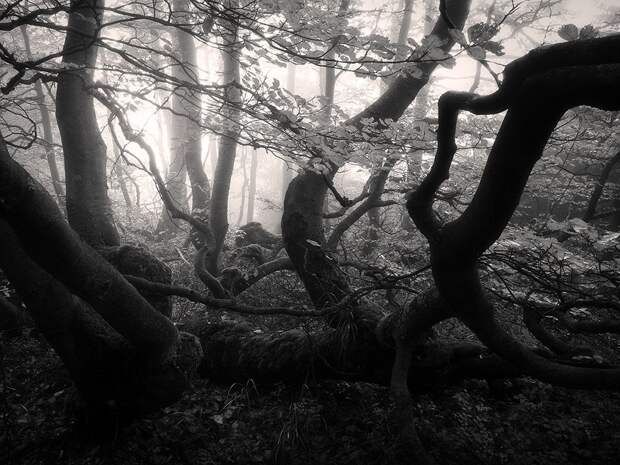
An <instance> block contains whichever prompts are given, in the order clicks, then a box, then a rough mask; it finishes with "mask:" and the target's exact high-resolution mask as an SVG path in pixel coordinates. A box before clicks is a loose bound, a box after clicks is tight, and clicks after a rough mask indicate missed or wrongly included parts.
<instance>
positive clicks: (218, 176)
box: [207, 0, 241, 274]
mask: <svg viewBox="0 0 620 465" xmlns="http://www.w3.org/2000/svg"><path fill="white" fill-rule="evenodd" d="M227 5H228V7H229V8H234V7H236V6H237V4H236V1H234V0H228V2H227ZM224 28H225V32H224V34H223V40H224V49H223V50H222V58H223V61H224V72H223V76H222V79H223V82H224V84H228V87H227V88H226V91H225V105H224V110H223V117H224V126H225V128H224V131H223V135H222V136H221V137H220V146H219V150H218V157H217V164H216V167H215V174H214V175H213V192H212V194H211V205H210V214H209V222H210V226H211V230H212V231H213V236H214V243H213V245H212V250H211V252H210V255H209V261H208V263H207V269H208V270H209V272H210V273H211V274H217V272H218V262H219V256H220V253H221V251H222V248H223V247H224V239H225V237H226V232H227V231H228V195H229V193H230V180H231V177H232V174H233V169H234V167H235V156H236V151H237V138H238V134H239V128H238V127H237V124H238V122H239V115H240V110H239V102H240V99H241V93H240V91H239V89H238V88H237V87H235V85H234V83H235V82H239V55H240V50H239V44H238V43H237V25H236V24H233V23H232V22H229V23H226V24H225V25H224Z"/></svg>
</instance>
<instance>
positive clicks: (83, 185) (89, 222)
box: [56, 0, 119, 246]
mask: <svg viewBox="0 0 620 465" xmlns="http://www.w3.org/2000/svg"><path fill="white" fill-rule="evenodd" d="M102 8H103V0H76V1H74V2H72V5H71V12H70V13H69V23H68V31H67V35H66V38H65V44H64V47H63V64H65V65H66V68H65V69H64V70H63V71H62V72H61V73H60V74H59V76H58V89H57V93H56V119H57V122H58V128H59V129H60V137H61V139H62V146H63V148H64V159H65V180H66V186H67V216H68V219H69V223H70V224H71V227H72V228H73V229H74V230H75V231H77V233H78V234H79V235H80V236H81V237H82V238H83V239H84V240H85V241H86V242H88V243H89V244H91V245H93V246H102V245H118V243H119V237H118V232H117V231H116V227H115V225H114V220H113V217H112V209H111V206H110V199H109V198H108V187H107V183H106V181H107V173H106V160H107V158H106V146H105V143H104V142H103V139H102V137H101V133H100V131H99V128H98V125H97V115H96V114H95V105H94V102H93V97H92V95H91V94H90V93H89V92H88V90H87V87H88V86H89V85H90V84H91V83H92V75H93V69H94V66H95V63H96V60H97V45H96V42H95V41H96V40H97V38H98V35H99V28H100V24H101V15H102Z"/></svg>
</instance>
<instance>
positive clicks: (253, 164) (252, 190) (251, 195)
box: [246, 149, 258, 223]
mask: <svg viewBox="0 0 620 465" xmlns="http://www.w3.org/2000/svg"><path fill="white" fill-rule="evenodd" d="M257 164H258V160H257V156H256V150H255V149H253V150H252V157H251V160H250V187H249V189H248V216H247V217H246V223H251V222H252V221H254V202H255V201H256V170H257Z"/></svg>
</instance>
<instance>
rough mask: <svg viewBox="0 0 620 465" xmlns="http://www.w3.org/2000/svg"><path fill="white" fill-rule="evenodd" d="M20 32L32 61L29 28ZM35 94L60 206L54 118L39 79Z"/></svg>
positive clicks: (60, 186) (61, 203) (46, 151)
mask: <svg viewBox="0 0 620 465" xmlns="http://www.w3.org/2000/svg"><path fill="white" fill-rule="evenodd" d="M20 31H21V33H22V37H23V39H24V48H25V49H26V56H27V57H28V59H29V60H32V59H33V57H32V50H31V49H30V37H29V36H28V28H27V27H26V26H20ZM34 92H35V95H36V99H37V105H38V107H39V112H40V113H41V126H42V127H43V142H44V145H45V158H46V159H47V165H48V167H49V169H50V177H51V178H52V186H53V188H54V193H55V194H56V198H57V199H58V205H64V204H65V192H64V188H63V185H62V182H61V180H60V174H59V173H58V165H57V164H56V156H55V154H54V133H53V132H52V118H51V116H50V111H49V109H48V108H47V106H46V104H45V93H44V92H43V86H42V85H41V81H39V80H38V79H37V80H35V82H34Z"/></svg>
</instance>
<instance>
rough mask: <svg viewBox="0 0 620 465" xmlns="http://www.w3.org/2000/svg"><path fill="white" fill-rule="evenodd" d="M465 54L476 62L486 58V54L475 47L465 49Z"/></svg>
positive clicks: (480, 48) (481, 49)
mask: <svg viewBox="0 0 620 465" xmlns="http://www.w3.org/2000/svg"><path fill="white" fill-rule="evenodd" d="M467 53H469V54H470V55H471V56H472V57H473V58H475V59H476V60H484V59H485V58H486V56H487V53H486V52H485V51H484V49H483V48H482V47H479V46H477V45H476V46H475V47H471V48H468V49H467Z"/></svg>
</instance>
